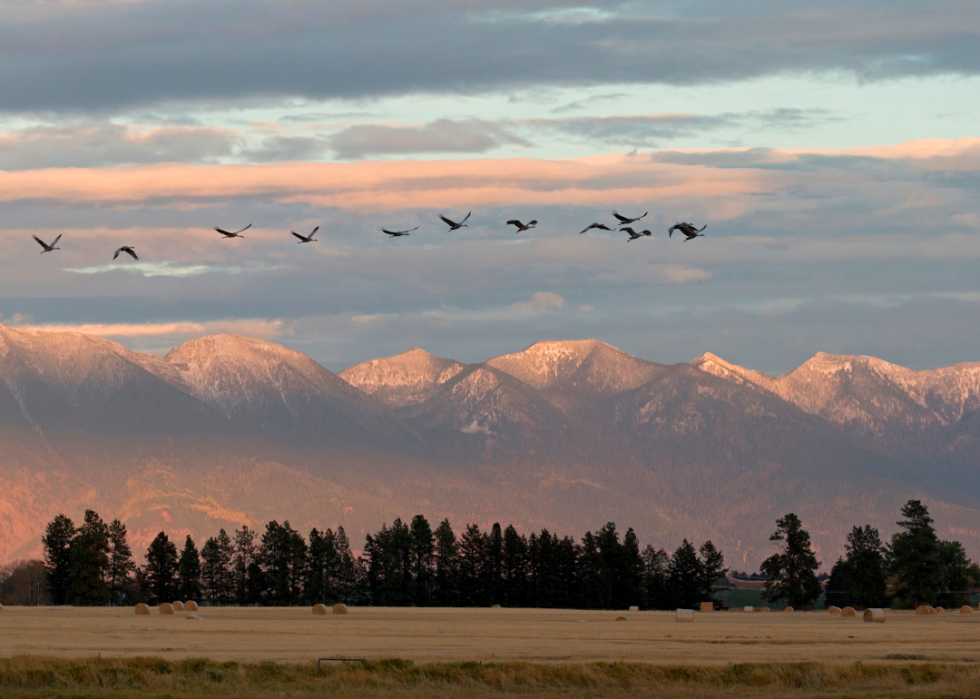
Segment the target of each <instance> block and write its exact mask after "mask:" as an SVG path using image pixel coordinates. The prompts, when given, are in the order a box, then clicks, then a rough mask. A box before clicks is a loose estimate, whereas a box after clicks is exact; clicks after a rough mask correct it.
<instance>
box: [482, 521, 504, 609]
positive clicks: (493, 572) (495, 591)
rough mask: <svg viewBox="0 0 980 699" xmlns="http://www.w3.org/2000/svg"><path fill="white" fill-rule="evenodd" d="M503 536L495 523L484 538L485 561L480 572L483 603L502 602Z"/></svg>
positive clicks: (497, 523) (498, 525)
mask: <svg viewBox="0 0 980 699" xmlns="http://www.w3.org/2000/svg"><path fill="white" fill-rule="evenodd" d="M503 566H504V534H503V530H502V529H501V528H500V523H499V522H495V523H494V525H493V526H492V527H491V528H490V532H489V533H488V534H487V536H486V559H485V561H484V565H483V569H482V571H481V573H482V577H483V585H482V586H483V589H484V590H485V593H484V594H485V595H486V598H485V601H486V602H487V603H489V604H500V603H501V602H503Z"/></svg>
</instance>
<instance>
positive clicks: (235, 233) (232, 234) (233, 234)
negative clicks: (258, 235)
mask: <svg viewBox="0 0 980 699" xmlns="http://www.w3.org/2000/svg"><path fill="white" fill-rule="evenodd" d="M251 227H252V224H251V223H250V224H248V225H247V226H245V227H244V228H242V229H241V230H240V231H226V230H224V229H223V228H218V227H217V226H215V227H214V230H216V231H218V233H220V234H221V235H223V236H224V239H225V240H228V239H229V238H244V237H245V236H243V235H239V234H240V233H241V232H242V231H247V230H248V229H249V228H251Z"/></svg>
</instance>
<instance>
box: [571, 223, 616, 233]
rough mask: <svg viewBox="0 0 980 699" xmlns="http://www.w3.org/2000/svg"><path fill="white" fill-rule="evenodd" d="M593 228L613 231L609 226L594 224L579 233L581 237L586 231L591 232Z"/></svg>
mask: <svg viewBox="0 0 980 699" xmlns="http://www.w3.org/2000/svg"><path fill="white" fill-rule="evenodd" d="M593 228H598V229H599V230H600V231H611V230H612V228H610V227H609V226H607V225H606V224H604V223H593V224H592V225H591V226H588V227H586V228H583V229H582V230H581V231H579V235H582V233H585V232H586V231H591V230H592V229H593Z"/></svg>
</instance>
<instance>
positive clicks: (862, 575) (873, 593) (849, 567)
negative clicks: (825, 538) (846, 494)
mask: <svg viewBox="0 0 980 699" xmlns="http://www.w3.org/2000/svg"><path fill="white" fill-rule="evenodd" d="M885 592H886V583H885V556H884V547H883V546H882V543H881V538H880V537H879V535H878V530H877V529H875V528H874V527H872V526H871V525H870V524H869V525H868V526H866V527H853V528H852V529H851V533H850V534H848V535H847V544H846V545H845V556H844V558H843V559H841V560H838V561H837V563H835V564H834V567H833V568H832V569H831V571H830V581H829V582H828V583H827V595H828V597H831V596H832V595H836V596H837V597H838V599H835V600H833V601H834V603H835V604H837V606H846V605H856V606H859V607H875V606H878V605H879V604H880V603H881V600H882V598H883V597H884V596H885Z"/></svg>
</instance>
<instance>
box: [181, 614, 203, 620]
mask: <svg viewBox="0 0 980 699" xmlns="http://www.w3.org/2000/svg"><path fill="white" fill-rule="evenodd" d="M184 618H185V619H202V618H203V617H199V616H198V615H197V614H188V615H187V616H185V617H184Z"/></svg>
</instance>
